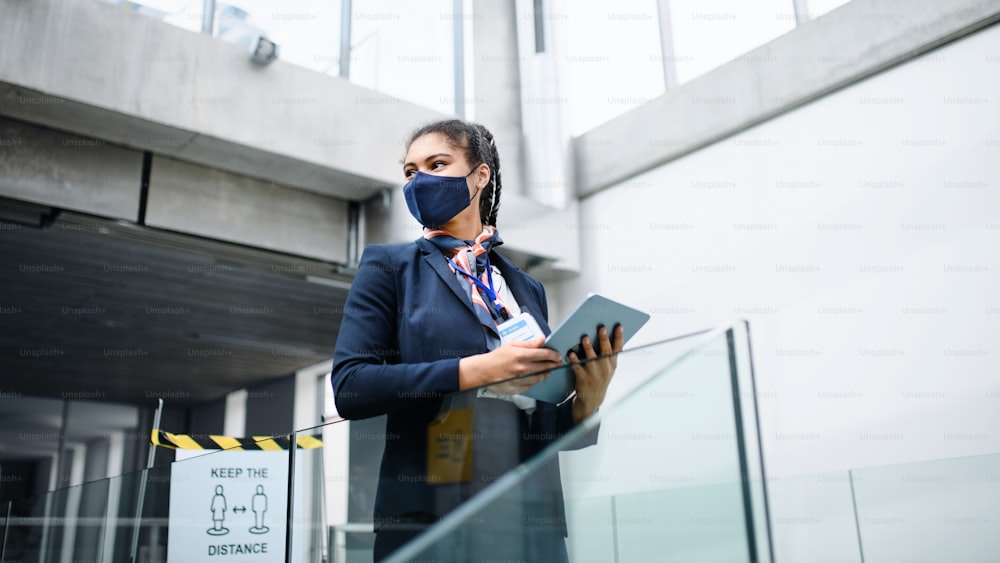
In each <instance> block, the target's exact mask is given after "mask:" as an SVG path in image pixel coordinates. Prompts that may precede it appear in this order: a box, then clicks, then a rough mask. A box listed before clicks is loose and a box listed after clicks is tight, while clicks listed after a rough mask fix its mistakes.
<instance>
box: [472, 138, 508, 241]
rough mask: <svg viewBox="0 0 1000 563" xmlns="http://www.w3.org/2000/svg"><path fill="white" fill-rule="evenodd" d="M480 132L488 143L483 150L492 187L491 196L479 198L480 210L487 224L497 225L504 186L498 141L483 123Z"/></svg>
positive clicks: (485, 142)
mask: <svg viewBox="0 0 1000 563" xmlns="http://www.w3.org/2000/svg"><path fill="white" fill-rule="evenodd" d="M476 128H477V129H479V133H480V135H481V137H482V139H483V142H484V144H485V145H486V146H485V147H484V148H485V150H484V151H483V156H485V157H486V158H485V159H484V160H486V161H487V162H486V164H487V165H488V166H489V167H490V184H491V186H492V189H490V191H489V198H480V199H479V212H480V215H481V216H482V218H483V223H485V224H487V225H493V226H496V224H497V210H498V209H499V208H500V188H501V187H502V185H503V184H502V182H501V179H500V153H499V152H498V151H497V144H496V141H495V140H494V139H493V133H490V131H489V129H487V128H485V127H483V126H482V125H477V126H476Z"/></svg>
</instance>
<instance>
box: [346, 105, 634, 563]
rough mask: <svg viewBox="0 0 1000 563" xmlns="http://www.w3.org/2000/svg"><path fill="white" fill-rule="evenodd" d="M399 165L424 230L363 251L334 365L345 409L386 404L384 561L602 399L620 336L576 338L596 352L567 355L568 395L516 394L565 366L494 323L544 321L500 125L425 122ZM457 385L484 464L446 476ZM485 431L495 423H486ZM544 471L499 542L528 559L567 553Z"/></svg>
mask: <svg viewBox="0 0 1000 563" xmlns="http://www.w3.org/2000/svg"><path fill="white" fill-rule="evenodd" d="M403 176H404V177H405V180H406V184H405V185H404V186H403V196H404V198H405V199H406V203H407V206H408V207H409V210H410V212H411V214H412V215H413V216H414V218H416V219H417V221H419V222H420V224H421V225H423V227H424V231H423V236H422V237H420V238H418V239H417V240H416V241H414V242H410V243H405V244H384V245H383V244H373V245H370V246H368V247H367V248H366V249H365V252H364V254H363V256H362V258H361V264H360V265H359V267H358V274H357V276H356V278H355V280H354V283H353V285H352V287H351V291H350V294H349V295H348V298H347V303H346V306H345V310H344V319H343V324H342V325H341V327H340V332H339V336H338V338H337V346H336V351H335V353H334V366H333V376H332V381H333V391H334V396H335V397H336V403H337V410H338V412H339V413H340V415H341V416H343V417H345V418H348V419H358V418H366V417H372V416H377V415H382V414H386V415H388V416H387V422H386V442H385V450H384V453H383V459H382V467H381V471H380V473H379V485H378V493H377V496H376V500H375V518H374V521H375V530H376V542H375V559H376V560H380V559H382V558H384V557H386V556H387V555H389V554H390V553H391V552H392V551H394V550H395V549H396V548H397V547H399V546H401V545H402V544H403V543H405V542H406V541H408V540H410V539H412V538H413V537H415V536H416V535H417V534H418V533H420V532H421V531H422V530H423V529H424V528H426V527H427V526H429V525H430V524H432V523H434V522H435V521H437V520H438V519H440V518H441V517H442V516H444V515H445V514H446V513H447V512H449V511H450V510H452V509H453V508H455V507H456V506H457V505H458V504H460V503H461V502H463V501H465V500H467V499H468V498H469V497H470V496H471V495H472V494H474V493H475V492H477V491H478V490H480V489H482V488H483V487H485V486H486V485H488V484H489V483H490V482H492V480H494V479H496V478H497V477H499V475H501V474H502V473H503V472H505V471H507V470H509V469H511V468H513V467H515V466H516V465H517V464H519V463H521V462H523V461H525V460H527V459H528V458H529V457H531V456H532V455H533V454H535V453H537V452H538V451H540V450H541V449H542V448H544V447H545V445H547V444H549V443H551V442H552V441H554V440H556V439H558V438H559V437H560V436H562V435H563V434H564V433H565V432H567V431H568V430H569V429H570V428H572V427H573V426H574V425H575V424H576V423H578V422H580V421H581V420H583V419H584V418H585V417H587V416H589V415H590V414H591V413H593V412H594V411H595V410H597V408H598V407H599V406H600V405H601V403H602V401H603V400H604V396H605V392H606V390H607V387H608V383H609V382H610V379H611V376H612V374H613V372H614V369H615V356H614V352H618V351H620V350H621V343H622V335H621V328H620V327H616V328H615V333H614V335H613V337H612V336H611V335H609V334H608V330H607V329H605V328H603V327H602V328H601V329H600V331H599V332H598V342H591V341H590V339H589V338H586V337H585V338H584V339H583V340H582V341H581V350H582V351H583V353H584V355H585V356H586V358H588V359H593V360H592V361H588V362H584V363H582V364H572V368H571V369H572V370H573V372H574V373H575V375H576V393H575V395H573V396H572V398H571V399H567V400H566V401H564V402H563V403H562V404H559V405H553V404H547V403H543V402H540V401H535V400H534V399H530V398H528V397H525V396H522V395H519V393H521V392H523V391H525V390H526V389H528V388H530V387H531V386H532V385H534V384H535V383H537V382H539V381H541V380H542V379H544V378H545V377H546V375H545V374H544V373H543V374H542V375H533V376H530V377H521V378H519V379H512V378H516V377H519V376H524V375H526V374H535V373H542V372H546V371H547V370H551V369H554V368H557V367H558V366H560V365H562V358H561V357H560V354H559V353H558V352H555V351H553V350H548V349H545V348H542V347H541V344H542V342H543V338H539V339H537V340H535V341H531V342H502V340H501V338H500V331H499V329H498V326H500V325H502V324H503V323H504V322H505V321H506V320H508V319H510V318H511V317H514V316H517V315H519V314H522V313H525V314H529V315H531V316H532V317H533V318H534V319H535V321H536V322H537V323H538V325H539V326H540V327H541V329H542V330H543V331H544V332H545V333H546V334H548V332H549V329H548V325H547V320H548V305H547V302H546V299H545V290H544V289H543V287H542V285H541V283H539V282H538V281H537V280H535V279H534V278H532V277H531V276H529V275H528V274H526V273H524V272H523V271H521V270H520V269H519V268H518V267H517V266H515V265H514V263H513V262H511V261H509V260H507V259H506V258H504V257H503V256H502V255H501V254H500V253H499V252H497V250H496V249H497V247H498V246H500V245H501V244H502V243H503V241H502V240H501V238H500V234H499V231H498V230H497V228H496V225H497V211H498V209H499V207H500V193H501V187H502V184H501V174H500V158H499V155H498V154H497V149H496V144H495V142H494V140H493V135H492V134H490V132H489V131H488V130H487V129H486V128H485V127H483V126H481V125H478V124H474V123H467V122H464V121H461V120H448V121H441V122H437V123H432V124H429V125H427V126H425V127H422V128H421V129H419V130H417V131H416V132H415V133H414V134H413V135H412V137H411V138H410V141H409V143H408V145H407V151H406V155H405V158H404V160H403ZM539 243H540V244H542V243H544V241H539ZM599 356H600V357H599ZM568 358H569V360H570V361H571V362H576V361H577V360H582V359H584V358H577V357H576V355H574V354H573V353H570V355H569V356H568ZM595 358H596V359H595ZM508 380H510V381H508ZM497 382H504V383H501V384H499V385H494V386H492V387H490V389H491V392H480V393H475V392H473V393H468V394H461V395H455V394H456V392H459V391H465V390H471V389H476V388H481V387H482V386H486V385H490V384H495V383H497ZM456 396H463V397H467V396H471V397H473V398H472V399H471V402H472V404H471V408H472V412H473V413H474V417H475V420H476V422H475V424H476V429H477V431H476V433H474V434H473V438H474V445H473V452H474V453H473V455H474V456H475V457H476V459H475V462H474V463H473V460H465V461H464V463H467V464H473V465H475V473H476V475H473V476H471V477H470V476H469V475H468V474H465V476H464V477H463V478H456V479H447V478H445V479H442V478H440V477H439V476H437V477H436V476H435V475H436V473H435V472H436V471H437V469H435V466H434V463H435V462H434V460H429V459H428V457H429V456H428V442H429V438H428V436H431V438H430V440H435V438H434V431H435V430H434V429H435V425H436V424H437V423H439V422H440V421H441V420H442V412H443V411H447V410H448V409H449V408H450V406H453V405H450V402H449V401H450V400H451V399H450V397H456ZM466 406H469V405H468V404H466ZM452 420H454V418H453V419H452ZM486 421H489V422H488V423H487V422H486ZM485 428H490V429H492V430H489V431H487V430H483V431H481V432H480V430H481V429H485ZM485 460H489V461H485ZM537 481H539V482H540V483H543V484H542V485H539V486H538V487H536V488H535V489H533V491H534V492H533V493H531V494H530V495H528V496H529V497H532V498H530V499H528V498H527V497H526V500H527V501H528V502H531V503H535V504H536V505H533V506H532V507H529V508H528V509H527V510H528V512H527V513H526V512H524V511H523V510H524V506H523V503H521V502H520V501H519V503H518V507H517V510H520V511H521V512H519V513H518V514H519V515H520V516H519V517H518V518H511V519H510V520H512V522H509V523H511V524H512V525H513V526H514V527H515V528H516V527H517V526H518V525H520V527H521V528H522V529H521V530H520V531H519V532H518V533H519V534H520V535H521V536H522V537H521V538H520V539H515V538H507V539H505V540H504V541H505V542H508V543H510V542H515V543H517V542H520V544H523V545H520V546H519V547H518V548H517V550H516V552H517V553H519V554H522V555H526V556H528V557H531V559H530V560H536V558H537V560H543V559H544V560H546V561H559V560H565V558H566V553H565V543H564V542H563V536H564V535H565V523H564V517H563V507H562V495H561V489H560V487H559V475H558V467H557V466H553V468H551V469H550V470H549V471H548V474H547V475H542V476H540V477H539V478H538V479H537ZM525 514H530V519H526V518H528V517H526V516H525ZM513 520H517V521H518V522H513ZM525 523H531V524H532V525H531V526H529V527H527V528H528V529H525V528H526V526H525ZM534 524H541V525H534ZM496 531H497V530H496V529H494V532H496ZM479 545H480V547H482V545H483V544H482V543H480V544H479ZM470 549H471V548H470ZM487 549H492V548H487ZM469 555H471V554H469ZM484 555H490V554H484ZM494 555H498V554H494ZM456 560H465V559H463V557H462V556H459V557H458V559H456ZM468 560H471V559H468Z"/></svg>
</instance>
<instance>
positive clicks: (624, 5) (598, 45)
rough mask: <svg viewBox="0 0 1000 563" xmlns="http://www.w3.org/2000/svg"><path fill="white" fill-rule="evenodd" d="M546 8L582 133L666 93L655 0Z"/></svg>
mask: <svg viewBox="0 0 1000 563" xmlns="http://www.w3.org/2000/svg"><path fill="white" fill-rule="evenodd" d="M554 10H555V11H552V12H547V13H545V14H543V17H546V18H548V19H549V20H550V21H551V23H552V27H553V29H554V34H555V35H556V37H557V41H558V49H557V52H556V54H555V56H556V57H557V61H556V63H557V65H558V67H559V72H560V94H559V95H560V97H561V98H565V99H566V101H565V104H566V107H567V113H566V114H565V116H564V117H565V119H566V120H567V123H566V126H567V129H568V130H569V131H570V133H571V134H573V135H578V134H580V133H583V132H584V131H586V130H588V129H591V128H593V127H594V126H596V125H598V124H600V123H603V122H605V121H608V120H610V119H612V118H614V117H617V116H619V115H621V114H623V113H625V112H626V111H628V110H630V109H632V108H634V107H636V106H638V105H641V104H643V103H646V102H647V101H649V100H651V99H653V98H655V97H657V96H659V95H661V94H662V93H663V90H664V85H663V64H662V52H661V51H660V25H659V15H658V12H657V10H656V2H655V0H627V1H620V2H614V3H613V4H612V3H608V4H595V3H592V2H565V3H561V4H557V5H556V7H555V8H554Z"/></svg>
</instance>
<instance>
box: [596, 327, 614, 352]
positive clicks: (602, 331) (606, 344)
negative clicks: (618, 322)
mask: <svg viewBox="0 0 1000 563" xmlns="http://www.w3.org/2000/svg"><path fill="white" fill-rule="evenodd" d="M597 343H598V346H600V347H601V355H602V356H607V355H608V354H610V353H611V341H610V340H609V339H608V328H607V327H605V326H601V327H600V328H599V329H597Z"/></svg>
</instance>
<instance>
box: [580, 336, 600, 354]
mask: <svg viewBox="0 0 1000 563" xmlns="http://www.w3.org/2000/svg"><path fill="white" fill-rule="evenodd" d="M580 346H581V347H582V348H583V355H584V356H586V357H587V358H596V357H597V352H594V345H593V343H591V342H590V337H589V336H587V335H586V334H585V335H583V338H581V339H580Z"/></svg>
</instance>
